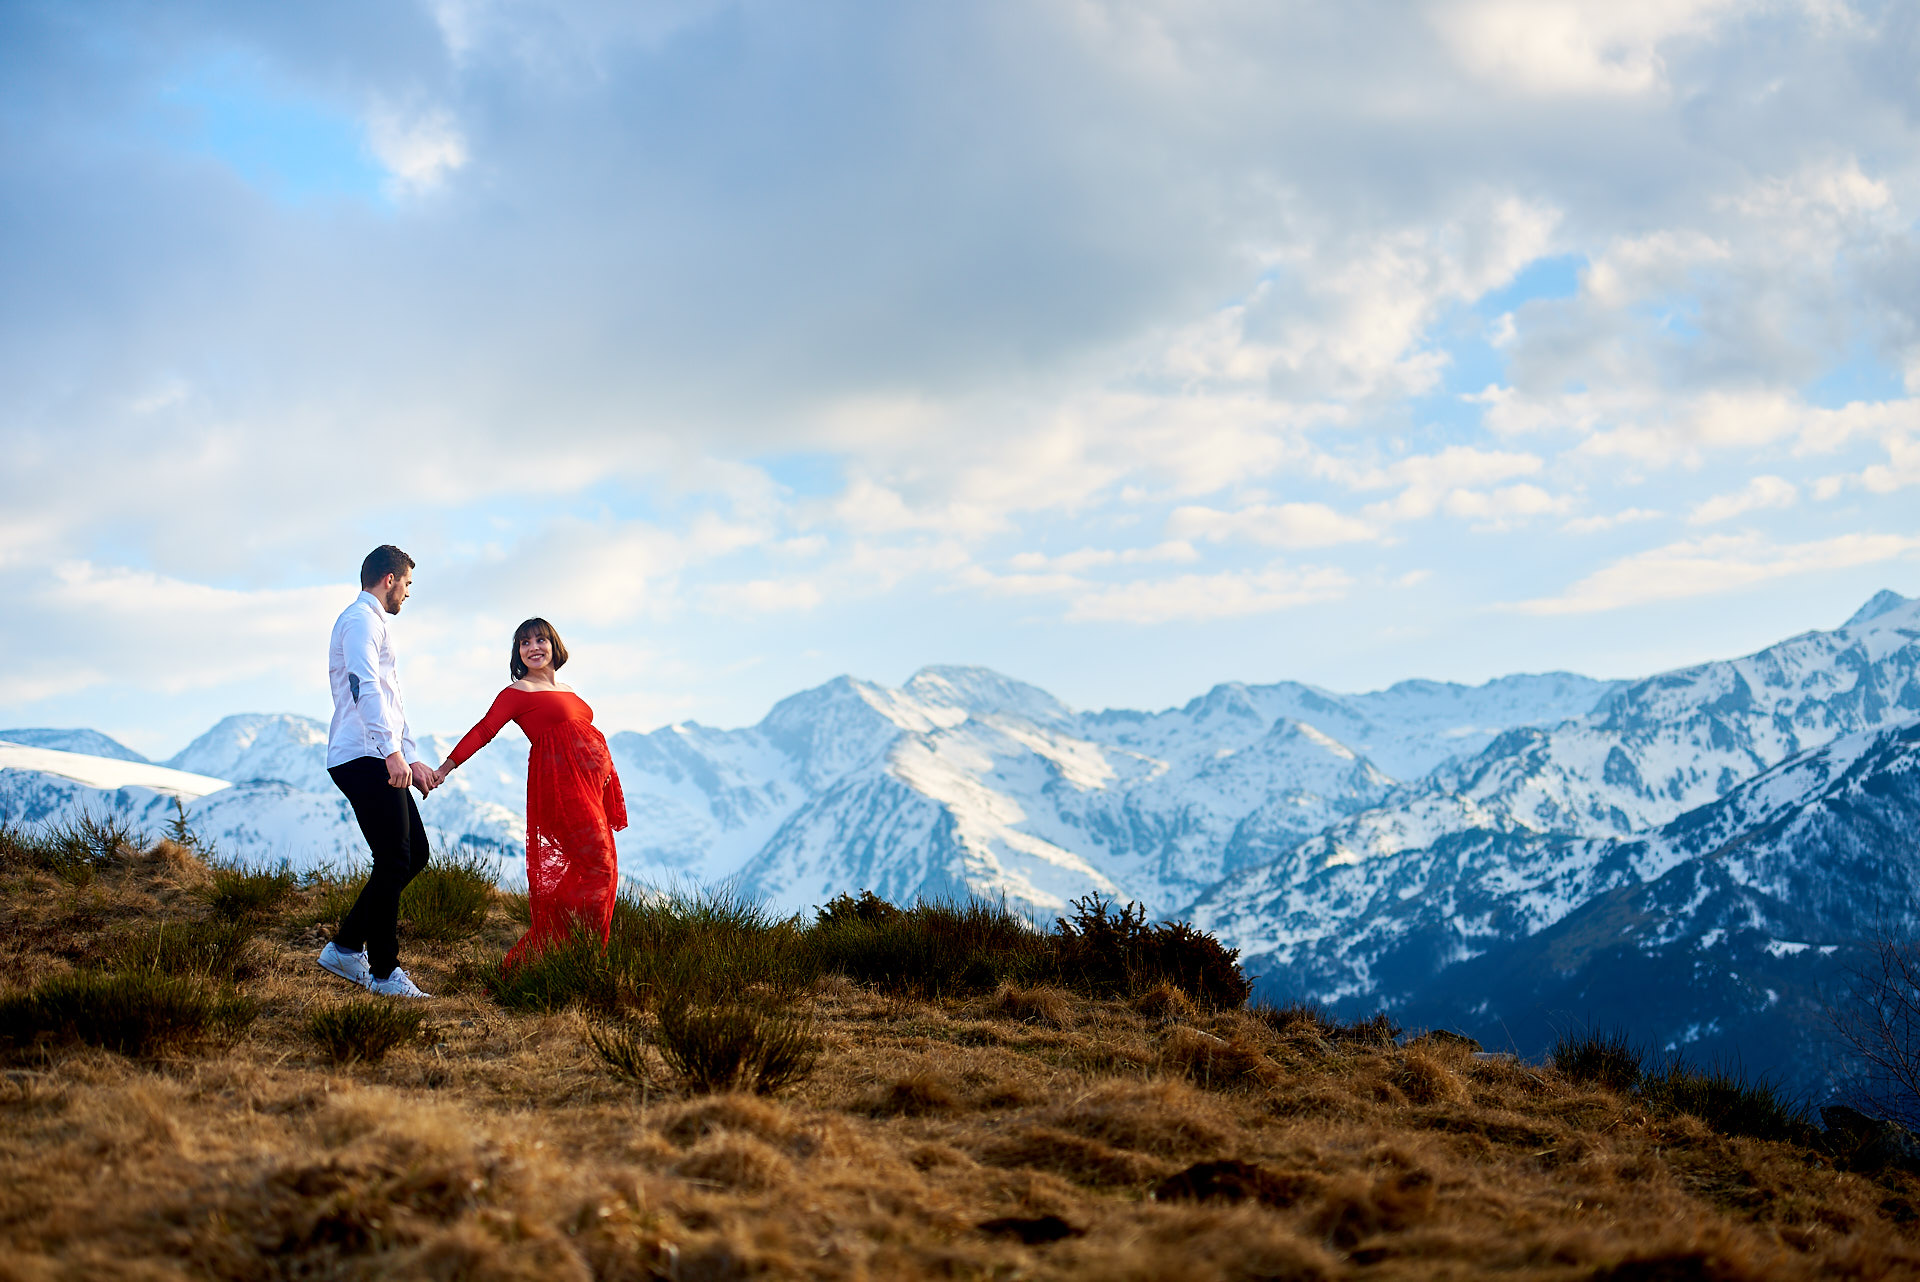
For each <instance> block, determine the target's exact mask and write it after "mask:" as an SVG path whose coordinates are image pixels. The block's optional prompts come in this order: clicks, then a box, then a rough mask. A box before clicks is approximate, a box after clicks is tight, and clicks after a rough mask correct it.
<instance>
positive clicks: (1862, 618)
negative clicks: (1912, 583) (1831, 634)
mask: <svg viewBox="0 0 1920 1282" xmlns="http://www.w3.org/2000/svg"><path fill="white" fill-rule="evenodd" d="M1916 604H1920V602H1916V601H1913V600H1910V599H1908V598H1907V597H1903V596H1901V595H1900V594H1899V593H1898V592H1895V591H1894V590H1892V589H1891V588H1882V589H1881V590H1880V591H1878V592H1876V593H1874V594H1873V596H1872V597H1871V598H1870V599H1869V600H1868V601H1867V603H1866V604H1865V605H1863V606H1861V607H1860V608H1859V609H1858V610H1855V611H1854V612H1853V617H1852V618H1850V619H1848V620H1847V621H1846V622H1845V623H1843V624H1841V625H1840V629H1841V631H1843V632H1850V631H1852V630H1853V629H1854V628H1857V627H1860V626H1862V625H1864V624H1868V623H1871V622H1873V621H1874V620H1875V619H1878V618H1881V617H1883V616H1885V615H1889V614H1892V613H1893V612H1894V611H1896V610H1901V609H1907V610H1908V612H1909V613H1911V612H1912V610H1911V607H1913V606H1914V605H1916Z"/></svg>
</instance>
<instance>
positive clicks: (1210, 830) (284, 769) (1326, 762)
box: [168, 667, 1614, 917]
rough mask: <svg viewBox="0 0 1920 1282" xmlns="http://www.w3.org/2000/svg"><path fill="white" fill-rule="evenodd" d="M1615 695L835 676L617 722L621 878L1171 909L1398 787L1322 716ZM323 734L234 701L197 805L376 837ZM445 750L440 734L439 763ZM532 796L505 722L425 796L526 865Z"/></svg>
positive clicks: (1550, 714)
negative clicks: (1097, 901)
mask: <svg viewBox="0 0 1920 1282" xmlns="http://www.w3.org/2000/svg"><path fill="white" fill-rule="evenodd" d="M1613 688H1614V687H1613V685H1612V684H1610V683H1606V682H1597V681H1591V680H1588V679H1586V678H1582V677H1575V676H1570V675H1567V674H1552V675H1549V676H1545V677H1510V678H1505V679H1503V680H1501V681H1496V682H1491V683H1489V684H1487V685H1485V686H1480V687H1466V686H1449V685H1444V684H1441V683H1435V682H1406V683H1402V684H1401V685H1399V686H1395V687H1393V688H1392V689H1391V690H1386V691H1380V692H1377V693H1374V694H1367V695H1340V694H1334V693H1332V692H1329V691H1325V690H1319V689H1316V688H1314V687H1310V686H1304V685H1298V684H1293V683H1282V684H1279V685H1273V686H1246V685H1239V684H1230V685H1223V686H1219V687H1216V688H1215V689H1214V690H1212V691H1210V692H1208V693H1207V694H1206V695H1204V696H1201V697H1200V698H1197V699H1194V700H1193V701H1191V702H1190V703H1188V704H1187V705H1186V706H1185V707H1183V708H1178V709H1171V710H1168V711H1166V712H1161V713H1139V712H1113V711H1109V712H1101V713H1093V714H1081V713H1076V712H1075V711H1074V710H1073V709H1071V708H1068V707H1067V706H1066V705H1064V704H1062V703H1061V702H1060V701H1059V700H1057V699H1055V698H1053V697H1052V696H1051V695H1049V694H1047V693H1046V692H1045V691H1043V690H1040V689H1038V688H1037V687H1034V686H1031V685H1027V684H1025V683H1023V682H1019V681H1015V680H1013V679H1011V678H1008V677H1005V676H1002V675H1001V674H999V673H995V672H991V671H988V670H986V669H983V668H963V667H935V668H927V669H925V670H923V671H921V672H919V673H917V674H915V676H914V677H913V678H912V679H911V680H909V681H908V682H907V683H906V684H905V685H904V686H902V687H900V688H899V689H891V688H888V687H886V686H882V685H878V684H876V683H873V682H867V681H860V680H856V679H854V678H850V677H841V678H838V679H836V680H834V681H830V682H828V683H826V684H825V685H823V686H820V687H817V688H816V689H813V690H808V691H804V692H802V693H800V694H797V695H794V696H792V697H791V698H788V699H785V700H783V701H781V703H779V704H778V705H776V706H775V707H774V709H773V710H772V711H771V712H770V713H769V714H768V715H767V716H766V718H765V719H763V720H762V721H761V722H760V723H759V724H758V725H755V726H752V727H748V728H745V729H739V730H716V729H712V728H709V727H705V726H700V725H697V724H682V725H675V726H667V727H663V728H662V729H659V730H656V731H653V732H652V733H649V734H636V733H632V732H624V733H617V734H614V735H612V736H610V738H609V745H610V747H611V749H612V751H613V755H614V760H615V762H616V764H617V765H618V766H619V768H620V772H621V778H622V782H623V784H624V786H625V791H626V794H627V800H628V810H629V813H630V816H631V819H632V823H631V826H630V827H629V828H628V829H627V830H626V831H625V832H623V833H621V834H620V836H619V839H618V840H619V848H620V859H621V868H622V871H623V872H624V873H625V874H626V875H628V876H630V877H633V878H635V879H636V880H641V881H646V882H652V883H659V882H664V881H681V882H695V883H712V882H716V881H719V880H723V879H732V880H733V881H734V883H735V884H736V885H737V887H738V888H739V889H740V890H741V891H743V892H744V893H747V894H752V895H758V896H762V897H765V898H767V899H768V900H770V901H771V902H773V903H774V904H776V905H777V906H780V907H785V908H795V909H798V908H804V907H806V906H808V905H810V904H814V903H818V902H821V901H822V900H824V899H826V898H830V897H831V896H832V895H834V894H838V893H840V892H841V891H844V890H854V889H860V888H862V887H869V888H872V889H874V890H876V891H879V892H881V893H885V894H889V895H892V896H894V897H896V898H903V899H911V898H913V897H914V896H916V895H923V894H924V895H946V894H960V893H973V894H984V895H989V896H1005V897H1006V898H1007V899H1008V901H1009V902H1010V903H1012V904H1013V905H1014V906H1016V907H1018V908H1020V909H1022V910H1025V911H1029V912H1031V913H1033V914H1034V915H1035V916H1039V917H1044V916H1047V915H1049V914H1052V913H1055V912H1058V911H1060V910H1061V909H1063V908H1064V907H1065V906H1066V903H1067V901H1068V900H1070V899H1072V898H1074V897H1076V896H1078V895H1082V894H1086V893H1088V892H1091V891H1097V892H1100V893H1102V894H1107V895H1114V896H1118V897H1121V898H1130V899H1137V900H1140V901H1141V902H1144V903H1146V904H1147V905H1148V906H1149V907H1150V908H1151V909H1153V910H1154V911H1156V912H1164V911H1170V910H1172V909H1173V908H1175V907H1177V906H1178V905H1180V904H1181V903H1184V902H1186V901H1188V900H1190V899H1192V898H1193V897H1194V896H1195V895H1197V894H1198V893H1200V892H1201V891H1202V890H1204V889H1205V888H1206V887H1207V886H1208V885H1210V884H1211V883H1212V882H1213V881H1215V880H1217V879H1218V878H1219V877H1220V876H1221V875H1223V874H1224V873H1225V872H1227V871H1229V870H1231V869H1233V868H1236V867H1239V866H1241V864H1243V863H1245V862H1247V861H1248V860H1249V859H1251V858H1254V857H1256V856H1258V857H1265V856H1266V855H1267V854H1269V853H1270V851H1271V850H1272V849H1274V848H1276V847H1278V846H1284V845H1286V844H1290V843H1292V842H1295V841H1298V840H1299V839H1301V838H1303V837H1306V836H1308V835H1311V834H1312V833H1314V832H1316V831H1318V830H1319V829H1320V828H1322V827H1324V826H1325V825H1326V824H1327V823H1328V822H1330V821H1332V820H1335V819H1338V818H1342V817H1344V816H1348V815H1351V814H1354V813H1355V812H1358V811H1361V810H1364V809H1365V808H1367V807H1369V806H1372V805H1374V804H1376V803H1378V802H1379V801H1380V800H1381V799H1382V798H1383V797H1384V796H1386V795H1387V793H1388V791H1389V789H1390V788H1391V787H1392V786H1393V783H1394V780H1393V779H1392V778H1391V777H1389V774H1388V773H1387V772H1386V771H1384V770H1382V769H1381V768H1380V767H1378V766H1376V765H1374V764H1373V763H1372V762H1370V761H1369V760H1368V759H1367V757H1366V755H1365V754H1364V752H1362V751H1358V750H1356V749H1355V748H1354V747H1353V746H1351V745H1350V744H1349V743H1348V742H1346V741H1344V740H1342V739H1341V738H1340V737H1339V736H1338V735H1336V734H1333V733H1331V732H1329V731H1328V730H1326V729H1325V728H1324V726H1323V725H1322V724H1319V723H1318V722H1315V721H1312V720H1309V719H1307V718H1308V716H1309V714H1311V715H1312V716H1314V717H1317V718H1319V722H1324V723H1327V724H1333V725H1336V726H1338V727H1339V728H1340V730H1341V731H1342V732H1343V733H1345V734H1347V735H1350V736H1352V737H1353V738H1355V739H1358V740H1360V741H1362V742H1364V743H1369V744H1375V745H1377V746H1379V748H1380V749H1381V750H1382V751H1384V752H1386V753H1388V754H1389V755H1390V756H1391V757H1392V758H1393V759H1394V760H1395V761H1396V762H1398V763H1401V764H1402V765H1403V767H1405V768H1412V767H1422V768H1424V767H1425V766H1426V765H1428V764H1431V763H1435V762H1439V761H1443V760H1445V759H1447V758H1448V757H1449V756H1450V755H1451V754H1452V753H1454V752H1455V751H1458V750H1459V749H1461V748H1462V747H1463V746H1464V747H1474V746H1478V745H1480V744H1482V743H1484V742H1485V741H1486V740H1487V739H1488V738H1489V737H1491V736H1493V735H1495V734H1497V733H1499V732H1500V731H1501V730H1503V729H1505V728H1507V727H1508V726H1510V725H1512V724H1514V723H1515V719H1516V718H1520V719H1528V720H1534V721H1549V720H1558V719H1561V718H1564V717H1566V716H1569V715H1572V714H1575V713H1577V712H1580V711H1583V710H1585V709H1587V708H1590V707H1592V706H1593V704H1594V703H1596V702H1597V701H1598V700H1599V699H1601V698H1602V697H1603V696H1604V695H1606V694H1607V693H1609V692H1610V691H1611V690H1612V689H1613ZM325 739H326V731H325V727H324V726H323V725H322V724H321V723H320V722H318V721H315V720H312V719H311V718H305V717H298V716H293V715H290V714H246V715H240V716H233V717H228V718H226V719H224V720H223V721H221V722H220V723H219V724H218V725H216V726H215V727H213V728H212V729H211V730H209V731H208V732H207V733H206V734H204V735H202V736H201V737H200V738H198V739H196V740H195V741H194V742H193V743H192V744H190V745H188V747H187V748H185V749H184V750H182V751H181V752H180V753H179V754H178V755H176V756H175V757H174V758H172V759H171V761H170V762H169V763H168V764H169V765H170V766H173V767H176V768H180V769H188V770H192V771H194V772H197V773H203V774H207V775H211V776H216V777H219V778H222V779H228V780H233V781H236V786H235V788H234V789H233V790H232V792H231V794H230V795H226V796H223V797H219V798H212V797H209V798H208V799H206V800H204V801H201V802H196V803H195V805H194V807H193V818H194V822H195V824H196V825H197V826H198V827H199V828H200V829H201V831H202V833H203V835H204V836H206V837H208V838H210V839H211V840H213V841H214V842H215V843H216V845H217V846H218V847H219V848H220V849H222V850H226V851H228V852H230V853H233V854H235V855H237V856H240V857H247V858H255V857H260V858H278V857H286V858H290V859H292V860H293V861H294V862H295V863H296V864H300V865H308V864H317V863H328V862H331V863H336V864H337V863H340V862H343V861H350V860H351V859H353V858H354V857H355V855H356V854H357V852H358V851H359V849H360V846H359V838H358V834H357V832H356V830H355V828H354V826H353V823H352V819H351V816H350V814H349V813H348V812H347V811H346V809H345V808H344V807H343V806H342V804H341V803H340V798H339V796H338V794H337V792H336V791H335V790H334V788H333V786H332V783H331V781H330V780H328V779H327V777H326V772H325V768H324V765H325V755H324V754H325ZM450 747H451V741H450V740H448V739H446V738H444V737H439V736H426V737H424V738H423V739H422V749H423V752H424V753H425V754H426V755H427V756H428V757H429V758H432V759H438V758H439V757H441V756H443V755H444V754H445V752H446V751H447V750H448V749H449V748H450ZM525 788H526V743H525V740H524V739H523V738H521V737H520V736H519V735H518V734H517V732H515V731H512V730H511V729H510V730H509V731H507V732H506V733H503V734H502V735H501V736H500V738H499V739H497V740H496V741H495V742H494V743H493V744H491V745H489V746H488V747H487V748H486V749H485V750H484V751H482V752H481V753H480V754H478V755H477V756H476V757H475V758H474V759H473V760H472V761H470V762H468V763H467V764H466V765H465V766H463V767H462V768H461V769H460V770H459V771H457V772H455V773H454V775H453V776H452V777H451V779H450V781H449V784H448V786H447V787H446V788H444V789H442V790H440V791H439V792H437V793H435V794H434V795H433V796H432V797H430V798H428V799H427V800H426V801H425V802H424V803H423V804H422V811H423V814H424V816H425V818H426V819H427V823H428V827H429V831H430V833H431V834H432V835H433V836H434V839H435V841H436V842H437V843H440V844H464V845H467V846H469V847H477V848H480V849H483V850H487V851H493V852H499V853H502V854H503V855H506V856H508V857H511V856H512V855H514V854H517V853H518V852H520V851H521V849H522V844H523V842H524V839H525V829H524V822H523V814H522V811H523V806H524V797H525Z"/></svg>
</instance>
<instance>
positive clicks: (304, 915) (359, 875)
mask: <svg viewBox="0 0 1920 1282" xmlns="http://www.w3.org/2000/svg"><path fill="white" fill-rule="evenodd" d="M301 882H302V889H303V890H305V891H306V892H307V902H306V905H305V907H304V908H302V909H301V910H300V911H299V912H297V913H295V914H294V915H293V919H292V921H291V922H290V923H289V924H291V925H294V926H320V925H334V926H337V925H339V924H340V922H341V920H342V919H344V918H345V917H346V915H347V914H348V913H349V912H351V911H352V910H353V901H354V900H356V899H358V898H359V897H360V891H361V890H362V889H363V888H364V887H365V886H366V884H367V872H366V869H364V868H349V869H348V870H347V871H346V872H344V873H342V872H337V871H335V870H334V869H333V868H332V867H331V866H328V867H324V868H316V869H314V870H312V871H310V872H308V873H307V874H306V875H305V876H304V877H302V878H301Z"/></svg>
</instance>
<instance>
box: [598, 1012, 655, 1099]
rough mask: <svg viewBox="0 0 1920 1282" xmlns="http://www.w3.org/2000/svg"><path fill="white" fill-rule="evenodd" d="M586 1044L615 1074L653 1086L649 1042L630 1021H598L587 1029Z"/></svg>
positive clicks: (641, 1084)
mask: <svg viewBox="0 0 1920 1282" xmlns="http://www.w3.org/2000/svg"><path fill="white" fill-rule="evenodd" d="M587 1043H588V1044H589V1045H590V1046H592V1047H593V1050H594V1053H595V1054H596V1055H598V1056H599V1057H600V1062H601V1063H603V1064H605V1065H606V1066H607V1071H608V1072H610V1073H612V1074H613V1075H614V1076H615V1077H619V1078H623V1079H625V1080H626V1081H629V1082H636V1083H638V1084H639V1085H640V1086H642V1087H651V1086H652V1085H653V1084H654V1081H653V1068H652V1066H651V1065H650V1064H649V1063H648V1061H647V1042H646V1038H645V1036H644V1035H643V1034H642V1033H641V1031H640V1029H639V1028H638V1027H637V1026H636V1025H634V1024H631V1023H627V1022H624V1021H623V1022H619V1023H596V1024H591V1025H589V1026H588V1028H587Z"/></svg>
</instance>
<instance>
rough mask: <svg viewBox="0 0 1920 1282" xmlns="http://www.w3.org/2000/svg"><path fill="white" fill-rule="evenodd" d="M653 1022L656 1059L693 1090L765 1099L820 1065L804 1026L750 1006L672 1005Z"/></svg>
mask: <svg viewBox="0 0 1920 1282" xmlns="http://www.w3.org/2000/svg"><path fill="white" fill-rule="evenodd" d="M658 1019H659V1045H660V1057H661V1058H662V1059H664V1060H665V1061H666V1062H667V1067H669V1068H671V1069H672V1070H673V1071H674V1072H675V1073H677V1074H678V1075H679V1076H680V1078H681V1080H682V1081H684V1082H685V1083H686V1084H687V1085H688V1086H689V1087H690V1088H692V1089H693V1090H696V1091H703V1092H712V1091H725V1090H748V1091H753V1092H755V1093H756V1094H760V1095H771V1094H773V1093H774V1092H775V1091H777V1090H779V1089H780V1088H781V1087H783V1086H786V1085H788V1084H790V1083H792V1082H797V1081H801V1080H803V1079H805V1078H806V1077H808V1076H810V1075H811V1074H812V1073H813V1070H814V1067H815V1066H816V1065H817V1064H818V1063H819V1060H820V1050H821V1045H820V1041H819V1039H818V1038H816V1037H815V1036H814V1035H813V1032H812V1029H811V1027H810V1026H809V1025H808V1024H807V1023H806V1022H805V1021H803V1020H800V1019H795V1018H793V1017H791V1016H787V1015H782V1014H777V1013H775V1012H772V1011H768V1010H764V1009H760V1008H757V1007H754V1006H747V1005H726V1006H710V1007H702V1006H693V1005H689V1004H685V1003H680V1002H674V1003H671V1004H668V1005H666V1006H664V1007H662V1008H661V1009H660V1011H659V1013H658Z"/></svg>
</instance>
